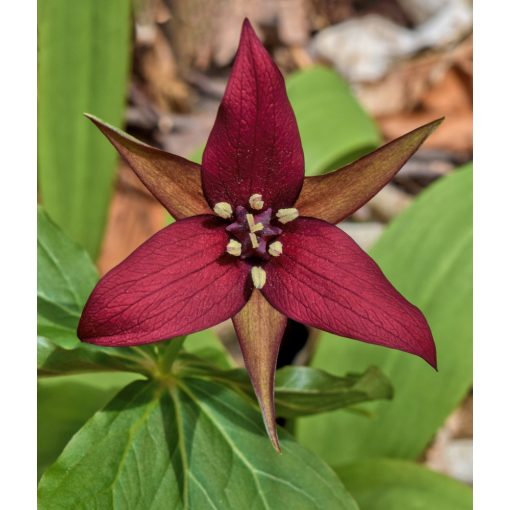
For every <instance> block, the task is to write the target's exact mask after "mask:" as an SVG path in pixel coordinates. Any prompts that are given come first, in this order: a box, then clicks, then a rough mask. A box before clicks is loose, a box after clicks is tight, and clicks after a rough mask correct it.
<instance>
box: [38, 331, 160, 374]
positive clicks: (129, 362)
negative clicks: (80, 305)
mask: <svg viewBox="0 0 510 510" xmlns="http://www.w3.org/2000/svg"><path fill="white" fill-rule="evenodd" d="M144 361H145V362H146V363H145V364H144ZM149 361H150V360H149V359H146V360H144V359H143V358H140V356H138V355H136V354H135V353H134V352H133V350H131V349H126V348H117V349H115V348H111V347H98V346H97V345H89V344H85V343H82V344H80V345H79V346H78V347H75V348H74V349H63V348H62V347H59V346H58V345H57V344H55V343H53V342H52V341H51V340H48V339H47V338H43V337H38V338H37V372H38V375H40V376H50V375H64V374H83V373H87V372H104V371H114V372H117V371H118V372H140V373H146V374H147V375H149V374H150V373H151V370H152V369H153V368H154V364H153V363H149Z"/></svg>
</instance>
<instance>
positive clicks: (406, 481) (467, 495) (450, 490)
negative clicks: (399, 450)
mask: <svg viewBox="0 0 510 510" xmlns="http://www.w3.org/2000/svg"><path fill="white" fill-rule="evenodd" d="M335 471H336V472H337V473H338V476H340V478H341V480H342V482H343V483H344V484H345V486H346V487H347V489H348V490H349V492H350V493H351V494H352V495H353V496H354V498H355V499H356V502H357V503H358V504H359V506H360V508H362V509H363V510H471V509H472V508H473V491H472V490H471V488H470V487H468V486H467V485H464V484H463V483H460V482H457V481H456V480H452V479H451V478H448V477H446V476H443V475H440V474H439V473H435V472H434V471H430V470H428V469H427V468H425V467H423V466H420V465H419V464H415V463H413V462H408V461H403V460H396V459H373V460H368V461H367V460H365V461H361V462H357V463H354V464H349V465H347V466H343V467H340V468H337V469H335Z"/></svg>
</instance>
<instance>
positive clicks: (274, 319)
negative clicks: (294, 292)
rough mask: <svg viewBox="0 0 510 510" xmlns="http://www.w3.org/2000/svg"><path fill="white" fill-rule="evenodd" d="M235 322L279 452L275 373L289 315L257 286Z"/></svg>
mask: <svg viewBox="0 0 510 510" xmlns="http://www.w3.org/2000/svg"><path fill="white" fill-rule="evenodd" d="M233 322H234V327H235V329H236V333H237V338H238V339H239V344H240V346H241V351H242V353H243V358H244V365H245V366H246V370H247V371H248V374H249V376H250V379H251V382H252V385H253V389H254V390H255V394H256V395H257V399H258V401H259V405H260V409H261V411H262V416H263V417H264V424H265V426H266V430H267V434H268V435H269V438H270V439H271V442H272V443H273V446H274V448H275V449H276V450H277V451H278V452H279V451H280V445H279V443H278V434H277V431H276V416H275V410H274V374H275V370H276V360H277V358H278V351H279V349H280V343H281V341H282V337H283V333H284V331H285V325H286V324H287V317H285V315H282V314H281V313H280V312H279V311H278V310H275V309H274V308H273V307H272V306H271V305H270V304H269V303H268V302H267V301H266V299H265V298H264V296H263V295H262V294H261V293H260V292H259V291H258V290H254V291H253V294H252V295H251V298H250V300H249V301H248V303H247V304H246V306H245V307H244V308H243V309H242V310H241V311H240V312H239V313H238V314H237V315H236V316H235V317H234V318H233Z"/></svg>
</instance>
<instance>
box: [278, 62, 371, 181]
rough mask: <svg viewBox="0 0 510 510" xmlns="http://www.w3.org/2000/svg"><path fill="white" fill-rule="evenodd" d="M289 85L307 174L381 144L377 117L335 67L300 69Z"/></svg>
mask: <svg viewBox="0 0 510 510" xmlns="http://www.w3.org/2000/svg"><path fill="white" fill-rule="evenodd" d="M286 85H287V93H288V95H289V99H290V102H291V103H292V108H293V109H294V113H295V114H296V118H297V122H298V127H299V134H300V135H301V140H302V143H303V149H304V151H305V164H306V174H307V175H316V174H319V173H323V172H325V171H328V170H334V169H336V168H339V167H341V166H343V165H345V164H347V163H350V162H351V161H354V160H355V159H357V158H358V157H360V156H363V155H364V154H366V153H368V152H370V151H372V150H374V149H375V148H376V147H377V146H379V145H380V144H381V137H380V135H379V132H378V130H377V127H376V125H375V123H374V121H373V120H372V119H371V118H370V117H369V116H368V114H367V113H366V112H365V111H364V110H363V108H362V107H361V105H360V104H359V102H358V101H357V100H356V98H355V97H354V95H353V93H352V92H351V90H350V89H349V85H348V84H347V82H345V81H344V80H343V79H342V78H341V77H340V76H338V74H337V73H335V72H334V71H332V70H331V69H328V68H326V67H311V68H308V69H304V70H302V71H298V72H296V73H294V74H292V75H290V76H289V77H288V78H287V81H286Z"/></svg>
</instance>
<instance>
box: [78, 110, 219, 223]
mask: <svg viewBox="0 0 510 510" xmlns="http://www.w3.org/2000/svg"><path fill="white" fill-rule="evenodd" d="M87 117H88V118H89V119H90V120H91V121H92V122H93V123H94V124H95V125H96V126H97V127H98V128H99V129H100V130H101V132H102V133H103V134H104V135H105V136H106V138H108V140H109V141H110V142H111V144H112V145H113V146H114V147H115V148H116V149H117V151H118V152H119V154H120V155H121V156H122V157H123V158H124V159H125V160H126V162H127V164H128V165H129V166H130V167H131V168H132V169H133V171H134V172H135V173H136V175H138V177H139V178H140V180H141V181H142V182H143V183H144V184H145V186H147V189H148V190H149V191H150V192H151V193H152V194H153V195H154V196H155V197H156V198H157V199H158V200H159V201H160V202H161V203H162V204H163V205H164V206H165V207H166V209H167V210H168V212H169V213H170V214H171V215H172V216H173V217H174V218H176V219H180V218H187V217H188V216H195V215H198V214H209V213H210V212H211V210H210V208H209V206H208V205H207V202H206V201H205V198H204V195H203V194H202V183H201V179H200V166H199V165H197V164H195V163H192V162H191V161H188V160H187V159H184V158H181V157H179V156H176V155H175V154H170V153H169V152H164V151H161V150H159V149H156V148H155V147H151V146H149V145H146V144H145V143H142V142H140V141H138V140H136V139H135V138H133V137H132V136H129V135H128V134H126V133H123V132H122V131H120V130H119V129H116V128H114V127H113V126H110V125H109V124H107V123H106V122H103V121H102V120H100V119H98V118H97V117H94V116H92V115H87Z"/></svg>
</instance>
